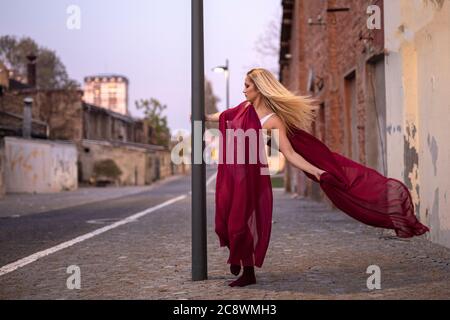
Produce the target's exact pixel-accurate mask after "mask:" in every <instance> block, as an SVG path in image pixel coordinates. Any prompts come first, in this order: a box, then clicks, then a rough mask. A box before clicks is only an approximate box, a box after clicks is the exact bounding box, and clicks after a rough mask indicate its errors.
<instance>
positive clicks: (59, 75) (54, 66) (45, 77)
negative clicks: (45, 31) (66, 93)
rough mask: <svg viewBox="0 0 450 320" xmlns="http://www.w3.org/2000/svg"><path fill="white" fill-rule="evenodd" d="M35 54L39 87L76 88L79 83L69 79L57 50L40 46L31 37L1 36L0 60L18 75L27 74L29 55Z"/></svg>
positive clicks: (23, 75) (24, 75)
mask: <svg viewBox="0 0 450 320" xmlns="http://www.w3.org/2000/svg"><path fill="white" fill-rule="evenodd" d="M29 54H34V55H36V56H37V59H36V86H37V88H38V89H75V88H79V86H80V85H79V84H78V83H77V82H76V81H75V80H72V79H69V77H68V75H67V72H66V67H65V66H64V64H63V63H62V62H61V60H60V59H59V57H58V56H57V55H56V53H55V51H51V50H49V49H47V48H45V47H40V46H38V44H37V43H36V42H35V41H34V40H33V39H31V38H29V37H23V38H21V39H20V40H18V39H17V38H16V37H14V36H8V35H6V36H2V37H0V60H2V61H3V62H4V63H5V65H6V67H7V68H8V69H11V70H14V71H15V72H16V73H17V75H20V76H22V77H26V75H27V64H28V59H27V55H29Z"/></svg>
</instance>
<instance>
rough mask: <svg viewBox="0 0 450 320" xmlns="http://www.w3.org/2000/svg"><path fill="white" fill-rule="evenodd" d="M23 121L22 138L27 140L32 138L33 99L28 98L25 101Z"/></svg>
mask: <svg viewBox="0 0 450 320" xmlns="http://www.w3.org/2000/svg"><path fill="white" fill-rule="evenodd" d="M23 102H24V106H23V119H22V137H24V138H25V139H30V138H31V122H32V113H31V108H32V106H33V98H31V97H26V98H25V99H23Z"/></svg>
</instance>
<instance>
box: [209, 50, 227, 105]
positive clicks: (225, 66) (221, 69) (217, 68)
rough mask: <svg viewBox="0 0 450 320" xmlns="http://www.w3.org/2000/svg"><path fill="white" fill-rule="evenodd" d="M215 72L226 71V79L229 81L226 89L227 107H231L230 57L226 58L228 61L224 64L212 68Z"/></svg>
mask: <svg viewBox="0 0 450 320" xmlns="http://www.w3.org/2000/svg"><path fill="white" fill-rule="evenodd" d="M212 70H213V71H214V72H221V73H222V72H223V73H225V79H226V82H227V89H226V98H227V105H226V108H227V109H229V108H230V64H229V61H228V59H227V60H226V63H225V65H224V66H218V67H215V68H213V69H212Z"/></svg>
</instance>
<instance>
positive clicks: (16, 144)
mask: <svg viewBox="0 0 450 320" xmlns="http://www.w3.org/2000/svg"><path fill="white" fill-rule="evenodd" d="M4 140H5V168H4V170H5V172H4V177H5V188H6V193H10V192H18V193H47V192H59V191H65V190H75V189H77V188H78V175H77V165H76V162H77V149H76V146H75V145H74V144H72V143H70V142H62V141H61V142H57V141H47V140H36V139H21V138H15V137H5V138H4Z"/></svg>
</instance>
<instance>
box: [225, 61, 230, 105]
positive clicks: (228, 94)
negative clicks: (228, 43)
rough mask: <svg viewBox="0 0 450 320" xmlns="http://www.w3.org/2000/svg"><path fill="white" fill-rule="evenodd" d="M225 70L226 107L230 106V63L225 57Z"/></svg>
mask: <svg viewBox="0 0 450 320" xmlns="http://www.w3.org/2000/svg"><path fill="white" fill-rule="evenodd" d="M226 67H227V71H226V77H227V109H229V108H230V65H229V63H228V59H227V64H226Z"/></svg>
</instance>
